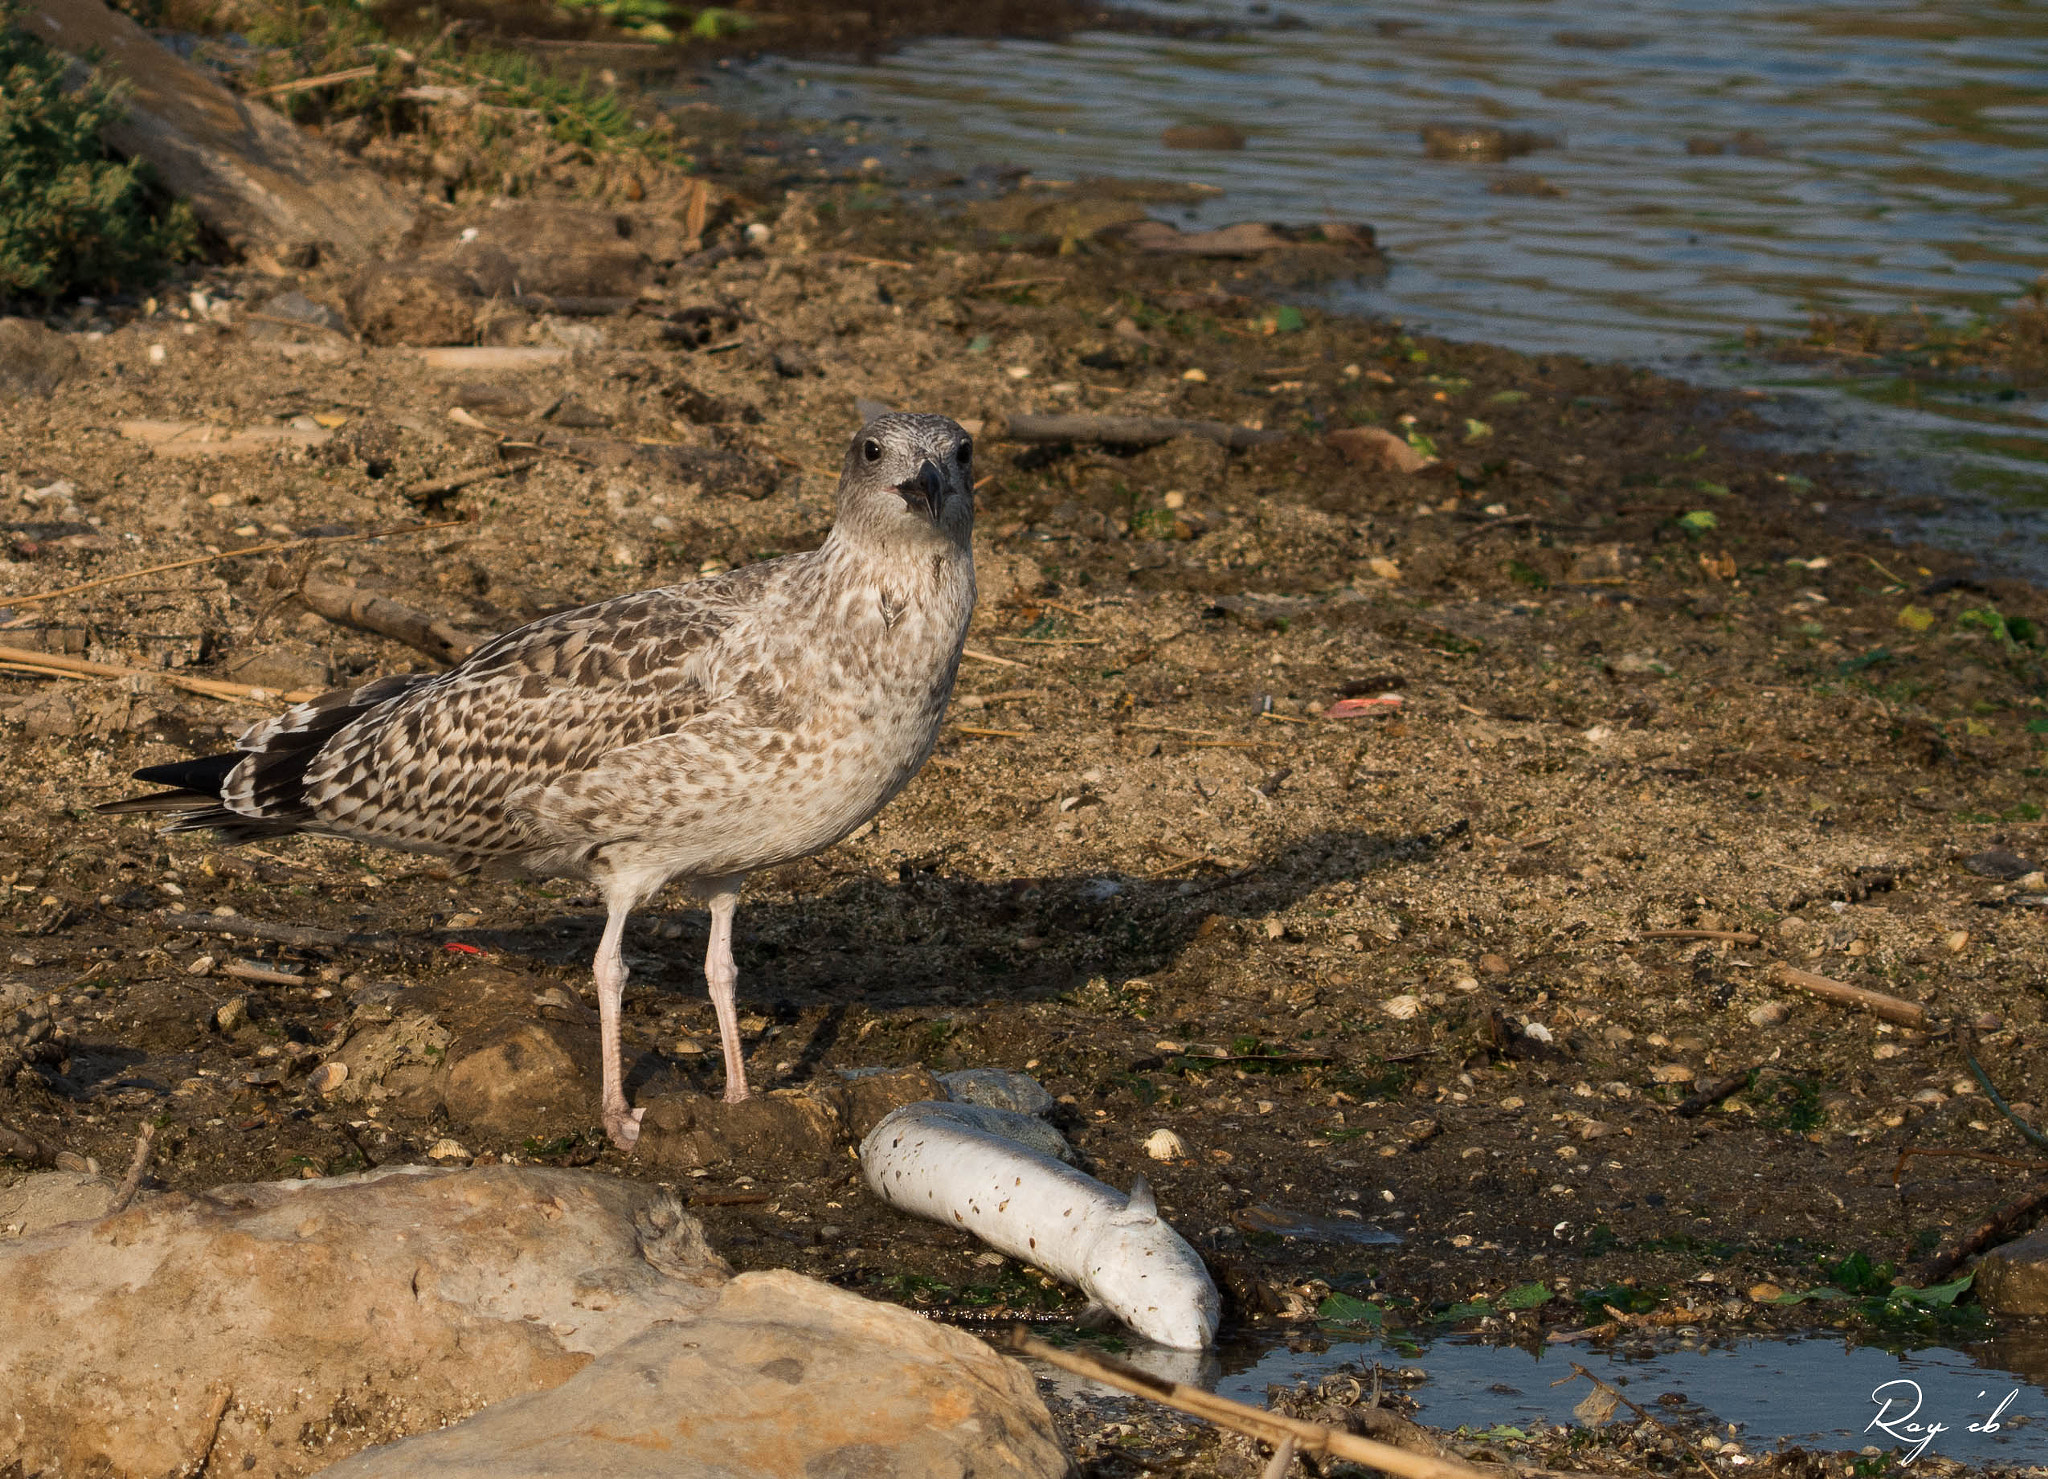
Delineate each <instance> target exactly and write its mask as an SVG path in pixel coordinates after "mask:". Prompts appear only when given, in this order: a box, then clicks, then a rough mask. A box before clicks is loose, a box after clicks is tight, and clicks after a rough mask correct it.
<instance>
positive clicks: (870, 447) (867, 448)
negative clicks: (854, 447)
mask: <svg viewBox="0 0 2048 1479" xmlns="http://www.w3.org/2000/svg"><path fill="white" fill-rule="evenodd" d="M860 455H861V456H863V457H865V458H867V460H868V461H870V462H880V461H881V460H882V444H881V443H880V442H878V441H876V440H875V439H874V438H873V437H869V438H868V439H867V440H866V441H864V442H862V443H861V444H860Z"/></svg>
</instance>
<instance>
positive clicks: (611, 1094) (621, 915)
mask: <svg viewBox="0 0 2048 1479" xmlns="http://www.w3.org/2000/svg"><path fill="white" fill-rule="evenodd" d="M629 908H630V905H629V904H628V903H627V902H626V901H625V900H622V899H621V900H614V901H613V902H612V904H611V912H610V914H609V915H608V916H607V917H606V919H605V922H604V938H603V939H602V940H600V941H599V942H598V946H597V959H596V960H595V961H594V962H593V963H592V965H591V974H592V975H593V976H595V977H596V979H597V1031H598V1043H599V1050H600V1051H601V1052H602V1053H603V1054H604V1099H603V1106H602V1107H603V1115H604V1132H605V1134H607V1135H609V1136H611V1140H612V1144H614V1145H616V1146H618V1148H619V1149H620V1150H631V1149H632V1148H633V1145H634V1143H635V1142H636V1141H638V1140H639V1138H640V1116H641V1115H643V1114H645V1113H646V1112H647V1111H646V1110H644V1109H628V1108H627V1107H626V1086H625V1076H624V1074H622V1073H621V1072H620V1069H619V1004H620V1002H621V1001H622V1000H623V998H624V997H625V994H626V962H625V959H624V958H623V957H622V955H621V954H620V950H619V940H620V936H622V935H623V934H624V933H625V931H626V915H627V912H628V910H629Z"/></svg>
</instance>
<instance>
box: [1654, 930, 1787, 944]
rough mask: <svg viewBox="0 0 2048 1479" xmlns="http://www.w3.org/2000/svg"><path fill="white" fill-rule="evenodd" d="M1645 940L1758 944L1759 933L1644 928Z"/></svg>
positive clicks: (1759, 940)
mask: <svg viewBox="0 0 2048 1479" xmlns="http://www.w3.org/2000/svg"><path fill="white" fill-rule="evenodd" d="M1643 938H1644V939H1646V940H1727V941H1729V942H1730V943H1732V944H1736V945H1760V944H1762V943H1763V937H1762V936H1761V935H1753V934H1751V933H1750V932H1749V931H1748V930H1644V931H1643Z"/></svg>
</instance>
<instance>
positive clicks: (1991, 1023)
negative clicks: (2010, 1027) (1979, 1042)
mask: <svg viewBox="0 0 2048 1479" xmlns="http://www.w3.org/2000/svg"><path fill="white" fill-rule="evenodd" d="M1970 1025H1971V1026H1972V1027H1974V1028H1976V1029H1977V1030H1978V1031H1979V1032H1996V1031H1998V1029H1999V1028H2001V1027H2003V1026H2004V1025H2005V1018H2003V1017H2001V1016H1999V1015H1998V1013H1996V1012H1983V1013H1980V1014H1979V1015H1978V1016H1977V1018H1976V1019H1975V1020H1974V1021H1972V1022H1971V1023H1970Z"/></svg>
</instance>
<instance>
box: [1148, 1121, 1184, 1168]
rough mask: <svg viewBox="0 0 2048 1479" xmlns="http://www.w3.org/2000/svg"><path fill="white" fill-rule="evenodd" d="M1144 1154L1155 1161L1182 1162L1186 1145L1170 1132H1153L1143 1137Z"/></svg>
mask: <svg viewBox="0 0 2048 1479" xmlns="http://www.w3.org/2000/svg"><path fill="white" fill-rule="evenodd" d="M1145 1154H1146V1155H1149V1156H1150V1157H1152V1159H1153V1160H1155V1161H1184V1160H1186V1159H1187V1155H1188V1145H1187V1142H1186V1141H1185V1140H1183V1139H1181V1138H1180V1136H1178V1135H1176V1134H1174V1133H1173V1131H1171V1130H1166V1129H1160V1130H1154V1131H1153V1132H1152V1133H1151V1134H1149V1135H1147V1136H1146V1137H1145Z"/></svg>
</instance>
